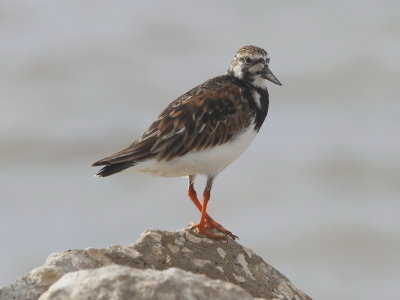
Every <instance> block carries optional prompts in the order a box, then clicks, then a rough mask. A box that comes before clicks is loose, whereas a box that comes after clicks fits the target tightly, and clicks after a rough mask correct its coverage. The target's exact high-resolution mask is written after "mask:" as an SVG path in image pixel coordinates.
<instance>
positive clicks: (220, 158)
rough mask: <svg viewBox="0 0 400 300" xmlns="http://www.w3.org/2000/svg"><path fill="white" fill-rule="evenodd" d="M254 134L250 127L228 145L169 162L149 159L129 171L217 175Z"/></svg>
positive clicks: (245, 147)
mask: <svg viewBox="0 0 400 300" xmlns="http://www.w3.org/2000/svg"><path fill="white" fill-rule="evenodd" d="M256 134H257V132H256V131H255V130H254V126H253V125H252V126H250V127H249V128H247V129H246V130H245V131H243V132H242V133H241V134H239V135H238V136H237V137H236V138H235V139H234V140H233V141H231V142H229V143H226V144H223V145H220V146H215V147H213V148H209V149H205V150H201V151H196V152H189V153H187V154H185V155H183V156H180V157H177V158H174V159H171V160H169V161H157V160H155V159H149V160H146V161H143V162H141V163H139V164H137V165H136V166H134V167H132V168H131V169H132V170H133V171H137V172H144V173H149V174H151V175H156V176H163V177H180V176H187V175H196V174H201V175H206V176H208V175H217V174H218V173H219V172H221V171H222V170H223V169H225V168H226V167H227V166H228V165H229V164H231V163H232V162H233V161H234V160H235V159H236V158H238V157H239V156H240V155H241V154H242V153H243V152H244V151H245V150H246V149H247V147H248V146H249V145H250V143H251V142H252V140H253V139H254V137H255V136H256Z"/></svg>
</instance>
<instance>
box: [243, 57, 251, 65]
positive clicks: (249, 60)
mask: <svg viewBox="0 0 400 300" xmlns="http://www.w3.org/2000/svg"><path fill="white" fill-rule="evenodd" d="M244 61H245V62H246V64H249V63H251V62H252V61H253V60H252V59H251V58H250V57H245V58H244Z"/></svg>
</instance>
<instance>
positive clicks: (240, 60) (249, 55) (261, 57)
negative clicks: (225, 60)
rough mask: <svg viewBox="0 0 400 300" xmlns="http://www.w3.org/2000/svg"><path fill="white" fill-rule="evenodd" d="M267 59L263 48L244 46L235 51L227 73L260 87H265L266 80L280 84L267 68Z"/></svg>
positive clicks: (267, 56)
mask: <svg viewBox="0 0 400 300" xmlns="http://www.w3.org/2000/svg"><path fill="white" fill-rule="evenodd" d="M269 60H270V58H269V55H268V53H267V51H265V50H264V49H262V48H259V47H256V46H244V47H242V48H240V49H239V50H238V51H237V52H236V54H235V57H234V58H233V60H232V63H231V66H230V67H229V69H228V74H231V75H233V76H235V77H236V78H238V79H241V80H244V81H246V82H248V83H250V84H251V85H253V86H254V87H257V88H260V89H266V88H267V80H269V81H271V82H273V83H275V84H278V85H282V84H281V83H280V81H279V80H278V78H276V77H275V76H274V74H272V72H271V70H270V69H269V68H268V64H269Z"/></svg>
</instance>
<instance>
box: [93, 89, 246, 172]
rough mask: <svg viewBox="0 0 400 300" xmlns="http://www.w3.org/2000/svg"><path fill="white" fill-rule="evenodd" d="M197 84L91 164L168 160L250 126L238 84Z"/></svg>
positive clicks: (227, 139)
mask: <svg viewBox="0 0 400 300" xmlns="http://www.w3.org/2000/svg"><path fill="white" fill-rule="evenodd" d="M201 87H202V86H199V87H198V88H196V89H194V90H192V91H190V92H188V93H187V94H185V95H183V96H181V97H179V98H178V99H176V100H175V101H174V102H172V103H171V104H170V105H169V106H168V107H167V108H166V109H165V110H164V111H163V112H162V113H161V114H160V116H159V117H158V118H157V120H156V121H155V122H154V123H153V124H152V125H151V126H150V127H149V129H148V130H147V131H146V132H145V133H144V134H143V136H142V137H141V138H139V139H137V140H136V141H135V142H134V143H133V144H132V145H130V146H129V147H128V148H126V149H124V150H122V151H120V152H118V153H116V154H114V155H112V156H110V157H107V158H105V159H103V160H101V161H98V162H97V163H95V164H96V165H103V164H107V165H109V164H116V163H127V162H131V163H135V162H136V161H141V160H144V159H148V158H156V159H157V160H170V159H172V158H173V157H176V156H182V155H184V154H186V153H188V152H190V151H197V150H201V149H206V148H210V147H213V146H216V145H221V144H224V143H226V142H228V141H230V140H231V139H232V138H234V137H235V135H236V134H237V133H238V132H241V131H242V130H244V129H246V128H247V127H248V126H249V125H250V122H251V121H252V119H253V118H254V112H253V111H252V110H250V108H249V106H248V105H247V104H246V103H247V102H246V101H243V100H242V96H243V95H242V92H241V87H240V86H237V85H234V84H232V83H231V82H226V83H220V84H218V86H217V87H216V88H214V89H202V88H201Z"/></svg>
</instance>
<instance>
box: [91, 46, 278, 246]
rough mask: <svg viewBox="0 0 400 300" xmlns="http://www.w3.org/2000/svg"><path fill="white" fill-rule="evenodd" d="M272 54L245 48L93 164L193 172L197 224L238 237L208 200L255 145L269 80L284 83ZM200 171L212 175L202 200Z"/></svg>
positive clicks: (110, 170)
mask: <svg viewBox="0 0 400 300" xmlns="http://www.w3.org/2000/svg"><path fill="white" fill-rule="evenodd" d="M269 60H270V58H269V56H268V53H267V52H266V51H265V50H264V49H262V48H259V47H256V46H245V47H242V48H240V49H239V50H238V51H237V52H236V54H235V56H234V58H233V60H232V63H231V65H230V67H229V69H228V71H227V72H226V74H225V75H222V76H217V77H214V78H212V79H210V80H207V81H206V82H204V83H203V84H200V85H199V86H197V87H195V88H193V89H192V90H190V91H188V92H187V93H186V94H183V95H182V96H180V97H179V98H178V99H176V100H175V101H173V102H172V103H171V104H169V105H168V106H167V107H166V108H165V109H164V110H163V111H162V112H161V114H160V115H159V116H158V118H157V119H156V120H155V121H154V122H153V124H151V126H150V127H149V128H148V129H147V131H146V132H145V133H144V134H143V135H142V136H141V137H140V138H138V139H136V140H135V141H134V142H133V143H132V144H131V145H130V146H129V147H128V148H126V149H124V150H122V151H119V152H117V153H115V154H113V155H111V156H108V157H106V158H104V159H101V160H99V161H97V162H95V163H94V164H93V166H104V167H103V168H102V169H101V170H100V172H99V173H98V174H97V176H99V177H105V176H109V175H112V174H114V173H118V172H120V171H122V170H125V169H127V168H132V169H133V170H134V171H138V172H145V173H149V174H151V175H157V176H164V177H180V176H188V179H189V188H188V196H189V197H190V199H191V200H192V201H193V203H194V204H195V205H196V207H197V208H198V210H199V211H200V212H201V217H200V221H199V223H198V224H196V225H193V226H192V229H197V231H198V232H199V233H201V234H204V235H206V236H208V237H210V238H223V237H224V236H225V235H228V236H230V237H231V238H233V239H235V238H237V237H236V236H235V235H233V234H232V233H231V232H230V231H228V230H226V229H225V228H224V227H223V226H221V225H220V224H219V223H217V222H215V221H214V220H213V219H212V218H211V217H210V216H209V215H208V213H207V203H208V201H209V199H210V192H211V187H212V184H213V182H214V179H215V177H216V176H217V175H218V174H219V173H220V172H221V171H222V170H223V169H225V168H226V167H227V166H228V165H229V164H230V163H232V162H233V161H234V160H235V159H236V158H238V157H239V156H240V155H241V154H242V153H243V152H244V150H245V149H246V148H247V147H248V146H249V145H250V143H251V141H252V140H253V138H254V137H255V135H256V134H257V132H258V131H259V130H260V127H261V125H262V124H263V122H264V119H265V117H266V116H267V112H268V104H269V100H268V98H269V96H268V90H267V80H269V81H271V82H273V83H275V84H278V85H281V83H280V82H279V80H278V79H277V78H276V77H275V76H274V74H272V72H271V71H270V69H269V67H268V64H269ZM197 175H205V176H207V183H206V187H205V189H204V192H203V203H200V201H199V200H198V198H197V194H196V191H195V189H194V182H195V179H196V176H197ZM212 229H216V230H217V231H219V232H220V233H222V234H215V233H213V232H211V230H212Z"/></svg>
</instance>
